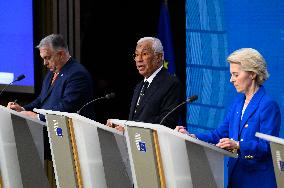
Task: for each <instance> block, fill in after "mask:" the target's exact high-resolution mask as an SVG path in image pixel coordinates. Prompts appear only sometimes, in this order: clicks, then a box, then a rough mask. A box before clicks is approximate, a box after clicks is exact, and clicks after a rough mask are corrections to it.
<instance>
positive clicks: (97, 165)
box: [35, 109, 133, 188]
mask: <svg viewBox="0 0 284 188" xmlns="http://www.w3.org/2000/svg"><path fill="white" fill-rule="evenodd" d="M35 111H37V112H39V113H42V114H45V115H46V118H47V126H48V134H49V139H50V145H51V153H52V160H53V166H54V169H55V177H56V184H57V187H60V188H73V187H74V188H75V187H86V188H89V187H90V188H118V187H123V188H132V185H133V183H132V177H131V171H130V164H129V160H128V151H127V148H126V141H125V137H124V136H123V134H122V133H120V132H118V131H117V130H115V129H113V128H109V127H107V126H106V125H103V124H100V123H98V122H95V121H93V120H90V119H88V118H85V117H82V116H80V115H78V114H72V113H64V112H54V111H49V110H39V109H36V110H35Z"/></svg>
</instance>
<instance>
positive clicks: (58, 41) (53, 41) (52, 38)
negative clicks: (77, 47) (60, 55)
mask: <svg viewBox="0 0 284 188" xmlns="http://www.w3.org/2000/svg"><path fill="white" fill-rule="evenodd" d="M44 46H50V47H51V48H52V49H53V50H55V51H58V50H64V51H65V52H69V50H68V46H67V43H66V42H65V40H64V38H63V36H62V35H60V34H51V35H48V36H46V37H44V38H43V39H42V40H41V41H40V43H39V45H37V46H36V48H42V47H44Z"/></svg>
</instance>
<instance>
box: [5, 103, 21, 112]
mask: <svg viewBox="0 0 284 188" xmlns="http://www.w3.org/2000/svg"><path fill="white" fill-rule="evenodd" d="M7 108H10V109H11V110H15V111H17V112H21V111H24V110H25V109H24V108H23V107H21V106H20V105H19V104H18V103H17V102H16V101H14V102H9V103H8V105H7Z"/></svg>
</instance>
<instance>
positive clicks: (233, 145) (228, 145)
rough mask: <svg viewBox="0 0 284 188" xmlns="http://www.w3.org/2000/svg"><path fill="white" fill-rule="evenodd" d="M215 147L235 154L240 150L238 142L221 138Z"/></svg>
mask: <svg viewBox="0 0 284 188" xmlns="http://www.w3.org/2000/svg"><path fill="white" fill-rule="evenodd" d="M216 146H217V147H219V148H222V149H225V150H228V151H230V152H232V153H236V152H237V151H238V150H239V149H240V144H239V142H238V141H235V140H233V139H230V138H222V139H220V140H219V143H218V144H216Z"/></svg>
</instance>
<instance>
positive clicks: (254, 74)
mask: <svg viewBox="0 0 284 188" xmlns="http://www.w3.org/2000/svg"><path fill="white" fill-rule="evenodd" d="M250 78H251V79H252V80H255V79H256V73H255V72H251V74H250Z"/></svg>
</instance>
